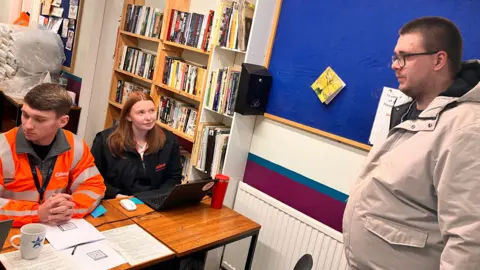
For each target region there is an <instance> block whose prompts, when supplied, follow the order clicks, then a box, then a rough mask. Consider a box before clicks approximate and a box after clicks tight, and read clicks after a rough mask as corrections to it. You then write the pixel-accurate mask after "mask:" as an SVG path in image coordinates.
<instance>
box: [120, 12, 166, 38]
mask: <svg viewBox="0 0 480 270" xmlns="http://www.w3.org/2000/svg"><path fill="white" fill-rule="evenodd" d="M162 21H163V13H161V11H160V9H159V8H153V7H146V6H139V5H131V4H129V5H128V6H127V14H126V16H125V25H124V29H125V31H127V32H131V33H134V34H138V35H142V36H147V37H152V38H160V31H161V29H162Z"/></svg>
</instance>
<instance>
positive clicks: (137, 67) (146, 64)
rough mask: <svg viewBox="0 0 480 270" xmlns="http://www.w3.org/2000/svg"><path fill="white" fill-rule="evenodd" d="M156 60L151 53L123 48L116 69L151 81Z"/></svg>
mask: <svg viewBox="0 0 480 270" xmlns="http://www.w3.org/2000/svg"><path fill="white" fill-rule="evenodd" d="M156 59H157V56H156V55H154V54H153V53H150V52H147V51H143V50H140V49H138V48H132V47H128V46H123V53H122V58H121V61H120V64H119V67H118V68H119V69H121V70H124V71H127V72H130V73H133V74H135V75H138V76H140V77H143V78H147V79H150V80H152V79H153V72H154V70H155V61H156Z"/></svg>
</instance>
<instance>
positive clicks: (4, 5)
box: [0, 0, 15, 23]
mask: <svg viewBox="0 0 480 270" xmlns="http://www.w3.org/2000/svg"><path fill="white" fill-rule="evenodd" d="M0 1H1V3H0V23H12V19H11V18H10V12H11V9H12V5H13V4H14V1H15V0H0Z"/></svg>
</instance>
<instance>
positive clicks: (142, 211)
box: [107, 197, 155, 218]
mask: <svg viewBox="0 0 480 270" xmlns="http://www.w3.org/2000/svg"><path fill="white" fill-rule="evenodd" d="M129 198H131V197H129ZM122 199H125V198H119V199H111V200H107V202H108V203H109V204H110V205H111V206H113V207H115V208H116V209H117V210H118V211H120V212H122V214H124V215H125V216H127V217H129V218H134V217H138V216H144V215H146V214H149V213H152V212H155V210H153V209H152V208H150V207H148V206H147V205H146V204H137V209H136V210H135V211H127V210H125V208H123V207H122V206H121V205H120V201H121V200H122Z"/></svg>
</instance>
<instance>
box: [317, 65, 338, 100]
mask: <svg viewBox="0 0 480 270" xmlns="http://www.w3.org/2000/svg"><path fill="white" fill-rule="evenodd" d="M345 86H346V84H345V82H343V81H342V79H340V77H338V75H337V73H335V71H333V69H332V68H331V67H327V69H326V70H325V71H324V72H323V73H322V74H321V75H320V77H318V79H317V80H316V81H315V82H314V83H313V84H312V89H313V91H315V93H316V94H317V96H318V98H319V99H320V101H321V102H322V103H325V104H328V103H330V101H332V100H333V98H335V96H336V95H337V94H338V93H339V92H340V91H341V90H342V89H343V88H344V87H345Z"/></svg>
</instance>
